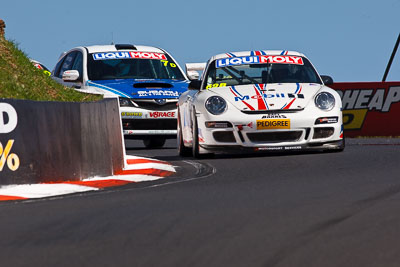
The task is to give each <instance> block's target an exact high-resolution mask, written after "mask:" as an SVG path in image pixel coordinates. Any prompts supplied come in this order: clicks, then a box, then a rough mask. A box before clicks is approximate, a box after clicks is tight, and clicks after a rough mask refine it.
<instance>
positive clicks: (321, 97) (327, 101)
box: [315, 92, 335, 110]
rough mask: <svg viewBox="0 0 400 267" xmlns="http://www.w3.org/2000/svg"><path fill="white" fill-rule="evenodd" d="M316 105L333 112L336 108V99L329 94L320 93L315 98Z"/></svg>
mask: <svg viewBox="0 0 400 267" xmlns="http://www.w3.org/2000/svg"><path fill="white" fill-rule="evenodd" d="M315 105H316V106H317V107H318V108H319V109H322V110H331V109H332V108H333V107H334V106H335V97H334V96H333V95H332V94H330V93H328V92H322V93H319V94H318V95H317V96H316V97H315Z"/></svg>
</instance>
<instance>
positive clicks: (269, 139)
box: [247, 131, 303, 143]
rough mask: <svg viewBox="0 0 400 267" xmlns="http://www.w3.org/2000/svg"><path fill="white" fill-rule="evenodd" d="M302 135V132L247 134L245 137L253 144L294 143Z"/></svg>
mask: <svg viewBox="0 0 400 267" xmlns="http://www.w3.org/2000/svg"><path fill="white" fill-rule="evenodd" d="M302 133H303V132H302V131H290V132H270V133H269V132H260V133H248V134H247V137H248V138H249V139H250V141H251V142H254V143H279V142H296V141H298V140H299V139H300V137H301V135H302Z"/></svg>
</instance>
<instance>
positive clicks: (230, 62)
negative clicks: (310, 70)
mask: <svg viewBox="0 0 400 267" xmlns="http://www.w3.org/2000/svg"><path fill="white" fill-rule="evenodd" d="M267 63H278V64H296V65H303V64H304V63H303V59H302V58H301V57H297V56H284V55H282V56H247V57H230V58H222V59H217V60H216V68H223V67H227V66H236V65H243V64H267Z"/></svg>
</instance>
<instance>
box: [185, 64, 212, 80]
mask: <svg viewBox="0 0 400 267" xmlns="http://www.w3.org/2000/svg"><path fill="white" fill-rule="evenodd" d="M206 66H207V63H186V75H187V76H188V78H189V80H198V79H199V77H200V74H199V73H198V71H204V69H205V68H206Z"/></svg>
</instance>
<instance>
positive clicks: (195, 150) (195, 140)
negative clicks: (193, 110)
mask: <svg viewBox="0 0 400 267" xmlns="http://www.w3.org/2000/svg"><path fill="white" fill-rule="evenodd" d="M192 127H193V132H192V155H193V157H194V158H196V159H198V158H200V157H201V155H200V152H199V150H200V148H199V128H198V127H197V119H196V116H195V117H194V118H193V124H192Z"/></svg>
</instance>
